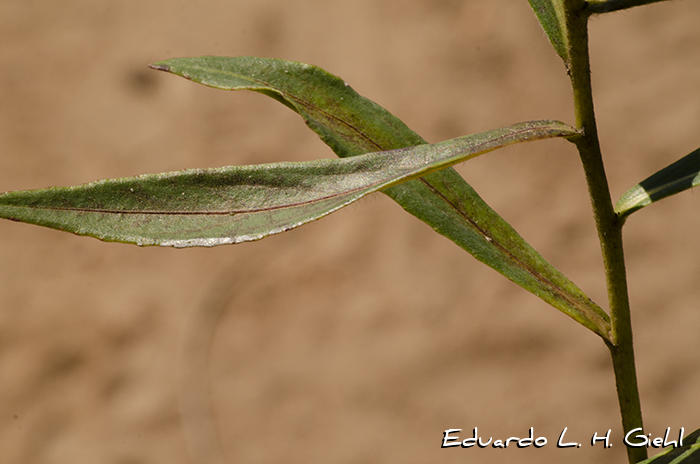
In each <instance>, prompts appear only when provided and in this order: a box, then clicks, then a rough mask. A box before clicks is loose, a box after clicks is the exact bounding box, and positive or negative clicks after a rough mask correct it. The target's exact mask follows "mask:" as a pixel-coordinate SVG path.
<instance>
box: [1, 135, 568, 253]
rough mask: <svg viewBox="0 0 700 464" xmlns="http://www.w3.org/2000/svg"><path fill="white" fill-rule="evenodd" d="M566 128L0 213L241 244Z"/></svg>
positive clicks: (52, 201)
mask: <svg viewBox="0 0 700 464" xmlns="http://www.w3.org/2000/svg"><path fill="white" fill-rule="evenodd" d="M570 134H571V131H570V129H569V128H568V126H566V125H564V124H562V123H558V122H556V121H536V122H530V123H523V124H516V125H514V126H509V127H505V128H501V129H496V130H492V131H489V132H484V133H480V134H474V135H469V136H466V137H460V138H458V139H453V140H448V141H446V142H441V143H436V144H434V145H418V146H416V147H412V148H401V149H397V150H391V151H385V152H378V153H368V154H365V155H360V156H355V157H352V158H344V159H326V160H318V161H309V162H302V163H276V164H264V165H255V166H229V167H225V168H218V169H207V170H200V169H196V170H188V171H181V172H173V173H164V174H155V175H144V176H139V177H134V178H125V179H114V180H105V181H98V182H93V183H91V184H86V185H82V186H77V187H64V188H56V187H54V188H48V189H41V190H29V191H22V192H10V193H6V194H3V195H0V216H2V217H5V218H7V219H13V220H18V221H23V222H29V223H34V224H39V225H43V226H48V227H53V228H57V229H61V230H66V231H69V232H74V233H77V234H81V235H90V236H93V237H97V238H100V239H102V240H108V241H119V242H127V243H135V244H139V245H165V246H175V247H187V246H214V245H222V244H229V243H238V242H245V241H250V240H257V239H261V238H263V237H265V236H267V235H270V234H275V233H279V232H283V231H285V230H288V229H291V228H294V227H297V226H300V225H302V224H304V223H307V222H309V221H312V220H314V219H318V218H320V217H323V216H325V215H327V214H329V213H331V212H333V211H335V210H337V209H339V208H341V207H343V206H345V205H347V204H349V203H352V202H353V201H355V200H357V199H359V198H361V197H363V196H365V195H367V194H369V193H372V192H375V191H377V190H379V189H382V188H386V187H390V186H391V185H394V184H398V183H401V182H405V181H407V180H409V179H412V178H415V177H418V176H422V175H425V174H427V173H429V172H431V171H435V170H438V169H442V168H444V167H447V166H450V165H452V164H455V163H458V162H460V161H465V160H467V159H470V158H473V157H475V156H478V155H480V154H483V153H486V152H488V151H491V150H495V149H497V148H501V147H503V146H506V145H511V144H513V143H518V142H525V141H530V140H538V139H544V138H551V137H562V136H567V135H570Z"/></svg>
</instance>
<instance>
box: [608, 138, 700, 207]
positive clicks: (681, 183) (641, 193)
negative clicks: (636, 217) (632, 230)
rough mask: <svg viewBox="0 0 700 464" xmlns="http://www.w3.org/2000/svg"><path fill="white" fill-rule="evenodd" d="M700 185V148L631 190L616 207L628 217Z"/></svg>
mask: <svg viewBox="0 0 700 464" xmlns="http://www.w3.org/2000/svg"><path fill="white" fill-rule="evenodd" d="M698 185H700V148H699V149H697V150H695V151H694V152H692V153H691V154H689V155H687V156H684V157H683V158H681V159H679V160H678V161H676V162H675V163H673V164H671V165H669V166H666V167H665V168H663V169H662V170H660V171H658V172H657V173H656V174H653V175H651V176H649V177H647V178H646V179H644V180H643V181H642V182H640V183H639V184H637V185H635V186H634V187H632V188H631V189H629V190H628V191H627V192H626V193H625V194H624V195H622V198H620V200H619V201H618V202H617V205H615V212H616V213H617V214H619V215H620V216H621V217H627V216H629V215H630V214H632V213H634V212H635V211H638V210H640V209H642V208H644V207H645V206H649V205H650V204H652V203H654V202H657V201H659V200H663V199H664V198H666V197H670V196H671V195H675V194H677V193H680V192H683V191H684V190H688V189H691V188H693V187H696V186H698Z"/></svg>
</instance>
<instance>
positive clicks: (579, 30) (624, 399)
mask: <svg viewBox="0 0 700 464" xmlns="http://www.w3.org/2000/svg"><path fill="white" fill-rule="evenodd" d="M564 5H565V11H566V27H567V34H568V42H569V53H570V56H569V63H568V69H569V76H570V78H571V86H572V89H573V94H574V109H575V113H576V128H577V129H578V130H579V131H580V132H581V134H582V135H581V137H579V138H578V139H576V140H575V143H576V146H577V148H578V150H579V154H580V157H581V162H582V164H583V169H584V172H585V175H586V181H587V183H588V192H589V195H590V198H591V205H592V207H593V214H594V217H595V222H596V227H597V229H598V239H599V240H600V245H601V251H602V255H603V264H604V266H605V276H606V283H607V289H608V301H609V305H610V322H611V337H610V339H611V341H610V342H609V343H608V348H609V349H610V354H611V356H612V361H613V370H614V373H615V384H616V387H617V396H618V402H619V404H620V414H621V416H622V427H623V430H624V431H625V432H628V431H630V430H632V429H635V428H637V427H642V410H641V403H640V400H639V391H638V388H637V374H636V368H635V362H634V348H633V343H632V324H631V318H630V305H629V298H628V292H627V277H626V270H625V257H624V251H623V248H622V223H623V221H622V220H621V219H620V218H619V217H618V216H617V214H615V211H614V208H613V203H612V199H611V197H610V189H609V187H608V180H607V177H606V174H605V167H604V166H603V158H602V154H601V150H600V142H599V140H598V131H597V128H596V122H595V112H594V109H593V92H592V87H591V73H590V60H589V56H588V14H587V13H584V8H585V7H586V2H585V1H584V0H565V1H564ZM627 457H628V459H629V462H630V463H631V464H633V463H635V462H638V461H641V460H644V459H646V457H647V452H646V448H630V447H628V448H627Z"/></svg>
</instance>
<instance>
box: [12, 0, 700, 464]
mask: <svg viewBox="0 0 700 464" xmlns="http://www.w3.org/2000/svg"><path fill="white" fill-rule="evenodd" d="M698 17H700V3H698V2H693V1H690V0H679V1H676V2H670V3H665V4H658V5H652V6H648V7H642V8H638V9H634V10H629V11H626V12H622V13H616V14H612V15H609V16H605V17H599V18H596V19H594V20H593V22H592V24H591V50H592V68H593V81H594V90H595V96H596V99H597V100H596V102H597V110H598V118H599V123H600V136H601V141H602V146H603V150H604V153H605V155H606V165H607V167H608V170H609V178H610V183H611V189H612V193H613V197H614V198H619V197H620V196H621V195H622V194H623V193H624V192H625V191H626V190H627V189H628V188H630V187H631V186H632V185H634V184H636V183H637V182H639V181H640V180H641V179H643V178H644V177H646V176H648V175H649V174H651V173H652V172H655V171H656V170H658V169H660V168H662V167H664V166H666V165H667V164H669V163H670V162H672V161H674V160H676V159H678V158H680V157H681V156H684V155H686V154H688V153H689V152H691V151H692V150H694V149H696V148H698V146H700V131H699V127H700V126H699V123H700V29H698V27H697V18H698ZM198 55H229V56H234V55H260V56H270V57H279V58H284V59H289V60H295V61H303V62H308V63H312V64H315V65H318V66H321V67H323V68H325V69H327V70H328V71H330V72H332V73H334V74H336V75H339V76H341V77H342V78H343V79H345V80H346V81H347V82H349V83H350V84H351V85H352V86H353V87H354V88H355V89H356V90H357V91H358V92H359V93H360V94H362V95H364V96H366V97H368V98H370V99H372V100H374V101H376V102H378V103H379V104H381V105H382V106H384V107H386V108H387V109H388V110H390V111H391V112H393V113H394V114H395V115H397V116H398V117H400V118H402V119H403V120H404V121H405V122H406V123H407V124H408V125H409V126H410V127H411V128H413V129H414V130H416V131H417V132H418V133H420V134H421V135H422V136H423V137H424V138H426V139H427V140H428V141H430V142H437V141H440V140H444V139H448V138H452V137H457V136H460V135H464V134H468V133H472V132H478V131H482V130H488V129H492V128H495V127H498V126H502V125H506V124H512V123H515V122H520V121H524V120H530V119H541V118H552V119H560V120H563V121H565V122H568V123H573V116H572V106H571V103H570V100H571V98H570V89H569V85H568V79H567V76H566V73H565V69H564V66H563V64H562V63H561V61H560V60H559V58H558V56H557V55H556V54H555V53H554V52H553V50H551V47H550V45H549V43H548V41H547V40H546V38H545V36H544V34H543V32H542V30H541V29H540V26H539V25H538V23H537V21H536V19H535V17H534V15H533V14H532V12H531V10H530V7H529V5H528V3H527V2H526V1H525V0H521V1H517V2H515V1H512V0H507V1H506V0H464V1H459V0H404V1H402V2H396V1H393V0H356V1H354V2H340V1H333V0H298V1H279V0H255V1H253V0H229V1H224V0H212V1H191V0H188V1H184V0H169V1H157V0H150V1H136V0H123V1H119V2H116V1H106V0H105V1H94V0H89V1H88V0H64V1H61V2H50V1H45V0H3V1H2V2H0V66H1V67H2V72H0V154H1V155H2V156H1V157H0V190H2V191H6V190H16V189H30V188H40V187H47V186H53V185H74V184H80V183H85V182H89V181H92V180H95V179H103V178H112V177H123V176H133V175H138V174H142V173H153V172H162V171H172V170H180V169H185V168H195V167H214V166H224V165H228V164H252V163H264V162H273V161H282V160H309V159H317V158H328V157H333V156H334V155H333V153H332V152H331V151H330V150H329V149H328V148H327V147H326V146H325V145H323V144H322V143H321V142H320V141H319V140H318V139H317V138H316V136H315V134H313V133H312V132H311V131H309V130H307V129H306V128H305V126H304V124H303V122H302V120H301V118H299V117H298V116H297V115H296V114H294V113H293V112H291V111H290V110H289V109H287V108H285V107H284V106H282V105H280V104H278V103H277V102H275V101H273V100H271V99H269V98H266V97H264V96H262V95H258V94H252V93H245V92H238V93H226V92H222V91H217V90H213V89H208V88H205V87H202V86H198V85H196V84H193V83H191V82H188V81H186V80H184V79H181V78H177V77H175V76H170V75H166V74H164V73H158V72H156V71H152V70H149V69H148V68H147V65H148V64H149V63H152V62H155V61H158V60H162V59H166V58H171V57H183V56H198ZM458 169H459V171H460V172H461V173H462V174H463V175H464V177H465V178H466V179H467V181H468V182H469V183H471V184H472V185H473V186H474V187H475V188H476V189H477V191H478V192H480V194H481V195H482V196H483V197H484V199H485V200H486V201H487V202H488V203H489V204H490V205H491V206H492V207H493V208H494V209H495V210H496V211H498V212H499V213H500V214H501V215H503V216H504V217H505V218H506V219H507V220H508V221H510V222H511V223H512V224H513V225H514V226H515V228H516V229H518V231H519V232H520V233H521V234H522V235H523V236H524V237H525V238H526V239H527V240H528V241H530V243H532V244H533V245H534V246H535V248H537V249H538V250H539V251H540V252H541V253H542V254H543V255H544V256H545V257H546V258H547V259H549V260H550V261H551V262H552V263H553V264H554V265H555V266H557V267H558V268H559V269H561V270H562V271H563V272H564V273H566V274H567V275H569V276H570V277H571V278H572V280H573V281H574V282H576V283H577V284H578V285H579V286H580V287H581V288H582V289H583V290H584V291H586V292H587V293H588V294H589V295H590V296H591V297H592V298H593V299H594V300H595V301H597V302H598V303H599V304H600V305H601V306H602V307H604V308H605V307H607V303H606V296H605V288H604V280H603V276H602V265H601V259H600V253H599V249H598V244H597V239H596V236H595V229H594V224H593V219H592V215H591V212H590V206H589V204H588V198H587V192H586V186H585V183H584V180H583V175H582V172H581V169H580V163H579V161H578V157H577V154H576V152H575V150H574V149H573V147H572V146H570V145H569V144H567V143H566V142H564V141H560V140H554V141H545V142H539V143H536V144H527V145H522V146H516V147H512V148H507V149H505V150H501V151H498V152H494V153H491V154H489V155H487V156H484V157H481V158H478V159H477V160H474V161H470V162H469V163H465V164H463V165H460V166H459V168H458ZM698 230H700V197H699V196H698V194H697V193H692V192H691V193H685V194H683V195H679V196H677V197H674V198H671V199H668V200H664V201H663V202H662V203H659V204H657V205H655V206H652V207H649V208H647V209H645V210H643V211H641V212H639V213H636V214H635V215H634V216H632V218H631V219H630V220H629V221H628V224H627V225H626V229H625V238H626V250H627V255H628V267H629V282H630V292H631V300H632V304H633V312H634V314H633V318H634V329H635V342H636V348H637V357H638V375H639V381H640V389H641V393H642V401H643V407H644V418H645V422H646V427H647V429H648V430H647V431H648V432H649V433H652V434H654V436H658V435H663V432H664V431H665V429H666V427H671V428H672V431H677V430H678V428H679V427H685V428H686V431H688V432H689V431H691V430H694V429H696V428H698V427H699V426H700V410H699V409H698V406H697V401H696V396H697V391H698V386H699V385H700V358H698V356H697V355H696V350H697V347H698V346H697V343H698V336H697V334H698V331H699V330H700V311H699V309H700V308H699V303H698V302H699V301H700V285H698V284H699V283H700V282H699V280H698V277H699V276H700V259H698V257H700V242H699V241H698V239H697V237H698V234H697V231H698ZM0 260H1V261H2V266H0V379H1V380H0V462H2V463H26V464H44V463H45V464H54V463H56V464H58V463H68V462H69V463H73V464H82V463H89V464H95V463H106V464H146V463H168V464H181V463H182V464H185V463H196V464H200V463H217V464H218V463H224V462H227V463H262V462H265V463H282V462H285V463H286V462H304V463H347V464H353V463H360V462H362V463H398V462H401V463H423V462H433V463H457V462H481V463H496V462H498V463H504V462H506V463H511V462H512V463H516V462H518V463H519V462H542V461H544V460H549V461H554V462H564V461H566V462H572V463H584V462H601V463H607V462H620V463H621V462H625V459H626V458H625V451H624V447H623V445H622V434H621V426H620V419H619V413H618V405H617V400H616V396H615V393H614V379H613V375H612V368H611V364H610V361H609V356H608V353H607V350H606V348H605V346H604V344H603V343H602V342H601V341H600V340H599V339H598V338H597V337H595V336H594V335H593V334H591V333H589V332H588V331H586V330H585V329H584V328H582V327H580V326H578V325H577V324H575V323H574V322H573V321H572V320H570V319H569V318H567V317H566V316H564V315H562V314H561V313H559V312H557V311H556V310H554V309H553V308H551V307H549V306H547V305H546V304H545V303H543V302H542V301H540V300H539V299H537V298H536V297H534V296H532V295H530V294H529V293H527V292H525V291H524V290H522V289H521V288H519V287H517V286H516V285H514V284H512V283H511V282H509V281H507V280H506V279H504V278H502V277H501V276H500V275H499V274H497V273H495V272H494V271H492V270H491V269H490V268H487V267H485V266H484V265H482V264H480V263H479V262H477V261H476V260H474V259H473V258H472V257H471V256H469V255H468V254H467V253H466V252H464V251H462V250H461V249H459V248H457V247H456V246H455V245H453V244H452V243H451V242H449V241H448V240H446V239H445V238H443V237H441V236H439V235H437V234H435V233H434V232H433V231H432V230H431V229H430V228H429V227H428V226H426V225H424V224H422V223H421V222H419V221H418V220H416V219H415V218H413V217H412V216H409V215H408V214H406V213H404V211H403V210H402V209H401V208H400V207H399V206H398V205H396V204H395V203H393V202H392V201H391V200H389V199H388V198H387V197H385V196H383V195H380V194H377V195H373V196H371V197H370V198H369V199H366V200H363V201H361V202H360V203H359V204H357V205H354V206H351V207H349V208H346V209H344V210H342V211H340V212H338V213H336V214H333V215H332V216H331V217H329V218H326V219H324V220H323V221H319V222H316V223H313V224H310V225H307V226H304V227H302V228H300V229H297V230H295V231H292V232H288V233H285V234H282V235H279V236H274V237H270V238H267V239H265V240H263V241H261V242H256V243H247V244H242V245H236V246H227V247H219V248H214V249H191V250H174V249H161V248H143V249H141V248H137V247H135V246H131V245H123V244H114V243H102V242H99V241H97V240H94V239H91V238H81V237H76V236H72V235H70V234H66V233H61V232H57V231H53V230H48V229H42V228H40V227H36V226H30V225H23V224H18V223H12V222H9V221H3V222H0ZM474 427H478V430H479V433H480V434H481V435H482V436H484V437H485V438H488V437H493V438H494V439H506V438H508V437H511V436H518V437H524V436H526V435H527V434H528V430H529V428H530V427H534V433H535V437H537V436H544V437H546V438H547V439H548V440H549V442H548V444H547V445H546V446H545V447H544V448H541V449H533V448H532V447H530V448H527V449H517V448H515V447H513V446H511V447H510V448H508V449H507V450H496V449H493V448H486V449H455V448H451V449H441V448H440V444H441V440H442V432H443V431H444V430H446V429H448V428H461V429H464V431H463V432H462V434H461V435H462V436H464V437H466V436H468V435H470V434H471V430H472V429H473V428H474ZM564 427H568V432H567V436H566V438H567V440H568V441H578V442H580V443H582V444H583V446H582V447H581V448H579V449H557V448H556V446H555V445H556V440H557V438H558V436H559V433H560V432H561V431H562V430H563V429H564ZM608 429H612V443H613V447H612V448H611V449H607V450H604V449H602V446H601V445H600V444H599V445H597V446H596V447H591V446H589V445H590V438H591V436H592V435H593V433H594V432H598V434H599V435H600V434H605V432H607V430H608ZM675 433H677V432H675ZM651 452H652V454H653V453H654V450H651Z"/></svg>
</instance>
